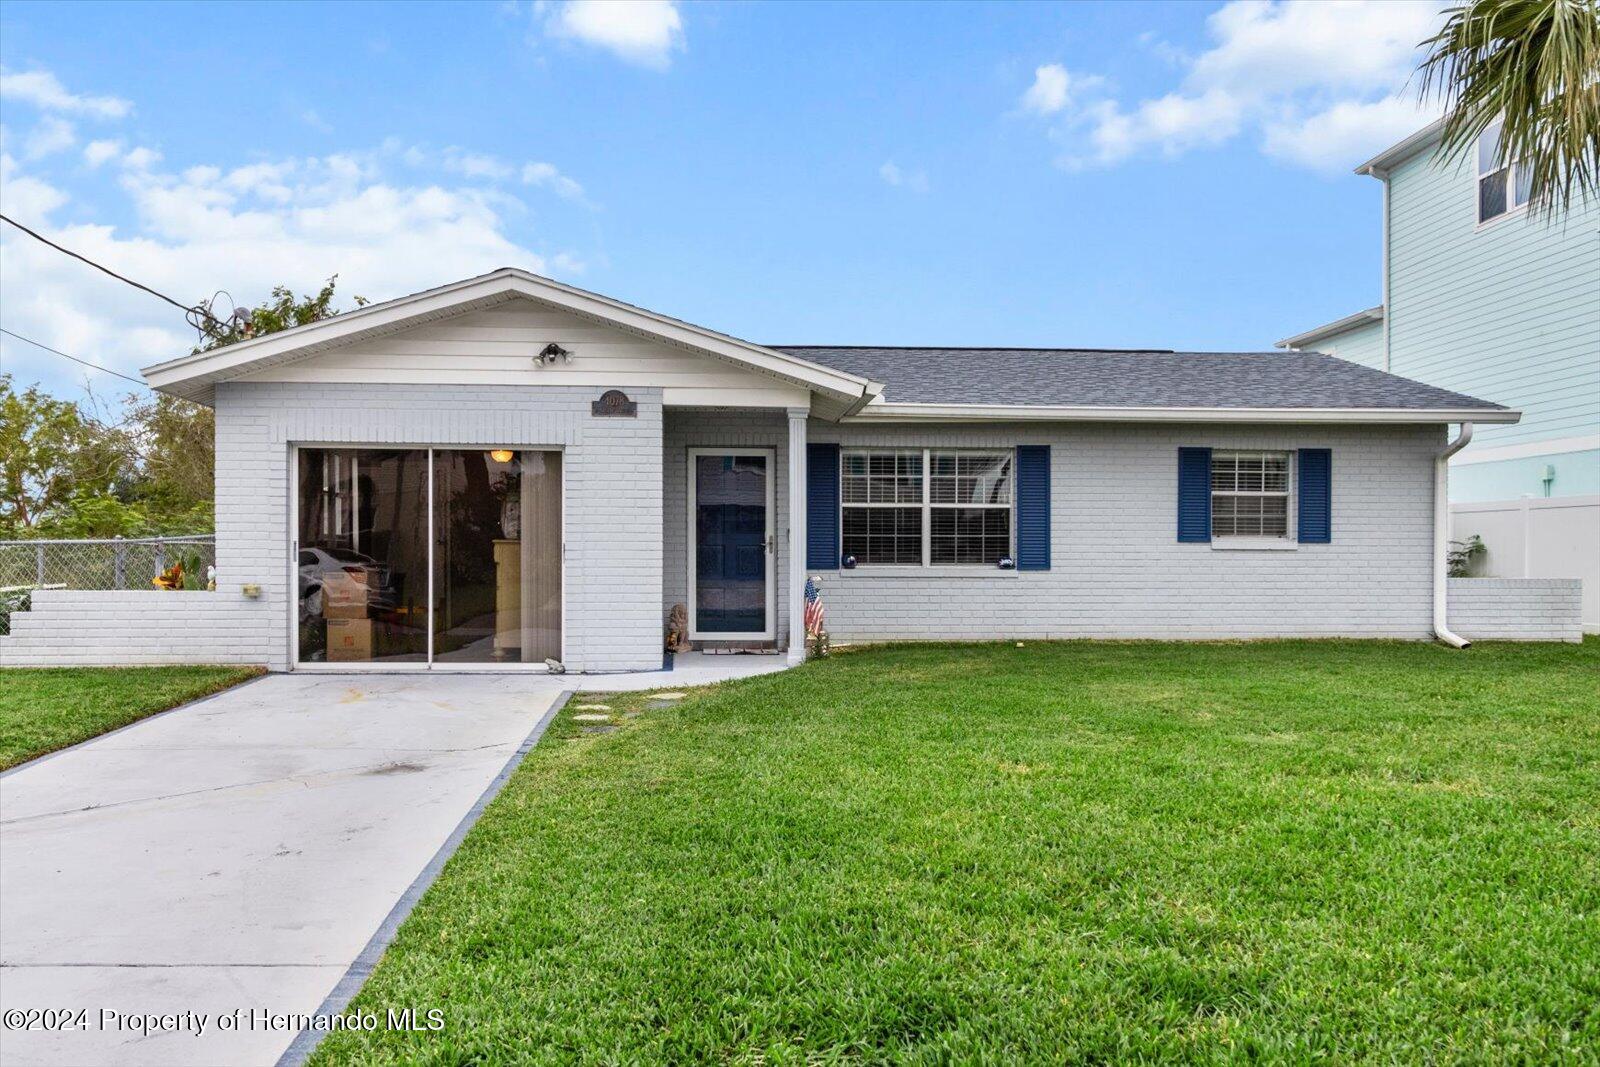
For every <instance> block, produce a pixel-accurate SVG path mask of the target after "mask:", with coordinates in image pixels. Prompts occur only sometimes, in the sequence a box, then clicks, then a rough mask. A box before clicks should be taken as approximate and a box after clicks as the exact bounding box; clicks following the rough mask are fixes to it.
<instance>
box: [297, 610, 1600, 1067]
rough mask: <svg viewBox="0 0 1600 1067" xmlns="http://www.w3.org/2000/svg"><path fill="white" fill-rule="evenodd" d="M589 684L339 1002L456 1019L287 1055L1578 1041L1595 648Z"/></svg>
mask: <svg viewBox="0 0 1600 1067" xmlns="http://www.w3.org/2000/svg"><path fill="white" fill-rule="evenodd" d="M585 702H589V701H587V700H586V701H576V702H575V703H585ZM604 702H605V703H608V704H611V705H612V706H613V707H614V709H615V710H616V712H617V714H618V716H619V722H620V726H619V728H618V729H617V730H615V731H614V732H611V733H606V734H589V733H585V732H582V730H581V725H580V724H575V723H573V722H572V720H571V715H572V709H570V708H569V709H568V710H567V711H565V712H563V714H562V718H561V720H560V721H559V722H558V723H557V724H556V725H555V726H554V727H553V729H552V732H551V733H550V734H549V735H548V736H547V738H546V739H545V740H544V741H542V742H541V743H540V744H539V745H538V746H537V747H536V748H535V749H534V750H533V751H532V752H531V753H530V754H529V756H528V758H527V759H526V760H525V762H524V763H523V764H522V766H521V767H520V768H519V770H518V771H517V773H516V774H515V776H514V778H513V779H512V781H511V782H510V783H509V784H508V786H507V788H506V789H505V791H504V792H502V793H501V795H500V796H499V797H498V799H497V800H496V801H495V802H494V803H493V804H492V805H491V806H490V808H489V809H488V811H487V812H486V813H485V814H484V816H483V818H482V819H481V821H480V822H479V823H478V824H477V826H476V827H475V828H474V829H473V831H472V833H471V834H470V835H469V837H468V839H467V840H466V842H465V843H464V845H463V846H462V848H461V850H460V851H459V852H458V853H457V854H456V856H455V857H454V858H453V859H452V860H451V862H450V863H449V865H448V866H447V868H446V870H445V871H444V873H443V875H442V877H441V878H440V879H439V881H438V882H437V883H435V885H434V886H433V887H432V889H431V890H430V891H429V892H428V893H427V894H426V896H425V897H424V899H423V900H422V901H421V903H420V905H419V906H418V908H417V909H416V911H415V912H414V913H413V914H412V916H411V917H410V919H409V920H408V921H407V922H406V923H405V925H404V927H403V928H402V930H401V931H400V934H399V937H398V939H397V940H396V941H395V942H394V944H393V945H392V946H391V947H390V949H389V951H388V952H387V954H386V955H385V957H384V959H383V961H382V963H381V965H380V966H379V967H378V969H377V971H376V973H375V974H374V976H373V977H372V979H371V980H370V981H369V982H368V983H367V985H366V988H365V989H364V990H363V991H362V992H361V993H360V995H359V997H358V998H357V1001H356V1002H355V1005H353V1007H354V1008H356V1009H369V1010H374V1011H377V1012H378V1013H379V1015H380V1018H381V1017H382V1015H383V1012H384V1010H385V1009H396V1010H399V1009H404V1008H415V1009H417V1010H418V1011H426V1010H427V1009H429V1008H440V1009H443V1011H444V1013H445V1029H444V1030H443V1031H442V1032H439V1033H408V1032H404V1031H394V1030H383V1029H380V1030H378V1031H377V1032H371V1033H336V1034H333V1035H331V1036H329V1037H328V1039H327V1040H326V1041H325V1042H324V1044H323V1045H322V1046H321V1047H320V1049H319V1050H318V1051H317V1053H316V1054H315V1056H314V1059H313V1062H314V1063H315V1064H318V1065H323V1067H326V1065H330V1064H356V1063H359V1064H369V1063H402V1062H403V1063H425V1064H468V1063H472V1064H478V1063H483V1064H488V1063H494V1064H500V1063H518V1062H558V1061H571V1060H579V1061H592V1062H608V1063H611V1062H614V1063H632V1062H683V1061H704V1060H714V1061H733V1062H748V1063H760V1062H770V1063H798V1062H861V1061H912V1062H933V1063H947V1062H982V1061H987V1062H1008V1061H1019V1060H1020V1061H1048V1062H1066V1061H1086V1060H1087V1061H1100V1062H1106V1061H1123V1060H1149V1061H1178V1060H1182V1061H1200V1062H1207V1061H1212V1062H1214V1061H1223V1060H1228V1061H1233V1060H1239V1059H1265V1060H1269V1061H1284V1060H1287V1061H1302V1062H1303V1061H1309V1060H1313V1059H1325V1060H1329V1061H1332V1062H1346V1061H1352V1060H1363V1061H1408V1062H1410V1061H1445V1062H1449V1061H1463V1060H1465V1061H1526V1062H1534V1061H1537V1062H1549V1061H1560V1060H1567V1061H1574V1062H1576V1061H1583V1062H1595V1061H1596V1059H1597V1058H1600V640H1596V639H1593V638H1591V639H1589V640H1588V641H1587V642H1586V643H1585V644H1583V645H1582V646H1571V645H1566V646H1551V645H1539V646H1534V645H1520V646H1519V645H1491V644H1479V645H1477V646H1475V647H1474V648H1472V649H1471V650H1470V651H1467V652H1464V653H1463V652H1453V651H1449V650H1446V649H1443V648H1440V647H1437V646H1432V645H1424V644H1386V643H1342V642H1282V643H1258V644H1225V645H1162V644H1146V643H1122V644H1104V643H1066V644H1043V643H1030V644H1028V645H1027V647H1013V646H1009V645H964V646H960V645H956V646H901V647H893V648H881V649H870V650H863V651H859V652H851V653H848V654H843V655H838V656H835V657H834V658H832V659H830V660H827V661H823V662H820V663H814V664H811V665H808V666H807V667H804V668H802V669H799V670H796V671H792V672H788V673H785V674H780V675H774V676H768V677H763V678H757V679H751V680H747V681H744V682H740V683H735V684H731V685H728V686H726V687H722V688H718V689H716V690H708V691H700V692H695V693H692V694H691V695H690V697H689V698H688V699H687V700H685V701H683V702H682V703H681V704H680V705H678V706H675V707H671V708H666V709H654V710H642V713H641V714H638V715H636V716H630V715H628V714H627V713H628V712H632V711H639V710H641V709H643V708H644V707H645V703H644V701H643V699H642V698H638V697H627V696H617V697H612V698H609V699H606V700H605V701H604Z"/></svg>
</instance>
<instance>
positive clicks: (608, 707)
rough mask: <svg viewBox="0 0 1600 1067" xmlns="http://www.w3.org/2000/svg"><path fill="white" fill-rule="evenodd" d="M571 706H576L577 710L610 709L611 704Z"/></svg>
mask: <svg viewBox="0 0 1600 1067" xmlns="http://www.w3.org/2000/svg"><path fill="white" fill-rule="evenodd" d="M572 706H573V707H574V708H576V709H577V710H579V711H610V710H611V705H610V704H574V705H572Z"/></svg>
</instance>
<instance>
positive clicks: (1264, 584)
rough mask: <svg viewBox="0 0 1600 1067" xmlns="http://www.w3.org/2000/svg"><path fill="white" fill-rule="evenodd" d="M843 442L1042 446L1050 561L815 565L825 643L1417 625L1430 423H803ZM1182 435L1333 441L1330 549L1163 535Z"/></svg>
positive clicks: (1440, 437)
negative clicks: (1029, 565)
mask: <svg viewBox="0 0 1600 1067" xmlns="http://www.w3.org/2000/svg"><path fill="white" fill-rule="evenodd" d="M809 434H810V438H811V440H812V441H833V442H840V443H842V444H844V445H846V446H849V445H884V446H896V445H899V446H904V447H920V446H923V445H941V444H948V445H960V446H967V447H984V446H988V447H1010V446H1012V445H1017V444H1048V445H1051V446H1052V448H1051V457H1050V462H1051V467H1050V470H1051V483H1052V491H1051V539H1052V540H1051V546H1050V551H1051V569H1050V570H1049V571H1045V572H1012V573H1011V574H1005V575H1003V574H1001V573H1000V572H998V571H989V570H982V571H978V572H976V573H977V575H978V576H974V577H956V578H945V577H917V576H909V577H898V576H897V577H887V576H876V575H873V576H868V575H867V574H866V573H865V572H864V571H861V570H857V571H854V572H851V571H828V572H824V575H823V578H824V580H823V585H822V595H823V599H824V602H825V604H826V605H827V611H828V629H829V631H830V632H831V634H832V635H833V637H834V639H835V640H843V641H849V640H857V641H859V640H889V639H942V638H951V639H964V638H996V637H1033V638H1046V637H1164V638H1220V637H1269V636H1317V637H1329V636H1354V637H1400V638H1427V637H1429V636H1430V635H1431V632H1432V600H1431V597H1432V580H1431V573H1432V572H1431V560H1432V556H1431V552H1432V523H1433V512H1432V506H1433V503H1432V502H1433V481H1432V479H1433V454H1434V452H1435V451H1436V450H1437V449H1438V448H1439V447H1440V446H1442V445H1443V443H1444V431H1443V429H1442V428H1440V427H1381V426H1363V427H1320V426H1304V427H1270V426H1260V427H1229V426H1208V425H1198V424H1197V425H1188V426H1179V425H1168V424H1155V423H1152V424H1145V425H1126V424H1099V425H1093V424H1059V425H1053V426H1012V427H992V428H969V427H955V426H923V427H903V426H882V427H875V426H840V425H836V424H831V423H821V422H812V423H811V424H810V429H809ZM1180 445H1193V446H1209V447H1212V448H1279V449H1295V448H1319V447H1320V448H1331V449H1332V450H1333V543H1332V544H1327V545H1300V546H1298V547H1296V548H1295V549H1294V550H1292V551H1240V550H1231V551H1223V550H1220V549H1218V548H1216V547H1214V546H1213V545H1209V544H1179V543H1178V541H1177V518H1176V515H1177V491H1178V490H1177V473H1178V454H1177V450H1178V447H1179V446H1180Z"/></svg>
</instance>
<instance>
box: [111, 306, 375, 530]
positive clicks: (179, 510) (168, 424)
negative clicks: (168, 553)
mask: <svg viewBox="0 0 1600 1067" xmlns="http://www.w3.org/2000/svg"><path fill="white" fill-rule="evenodd" d="M338 280H339V276H338V275H337V274H336V275H334V276H333V277H331V278H329V279H328V281H327V283H326V284H324V285H323V287H322V288H321V289H319V290H318V291H317V292H316V293H315V294H314V295H311V294H308V295H306V296H299V297H297V296H295V294H294V291H293V290H292V289H290V288H289V287H288V286H286V285H278V286H274V287H273V289H272V297H271V299H269V300H266V301H263V302H262V303H261V304H259V305H257V306H256V307H254V308H251V309H249V313H248V314H247V315H236V316H234V317H233V318H232V319H231V320H230V321H229V322H228V323H226V324H225V325H223V326H213V330H212V332H211V333H210V334H209V335H208V336H207V337H206V339H205V340H204V341H203V342H202V343H201V344H199V345H198V346H197V347H196V348H195V351H196V352H209V351H212V350H213V349H217V348H224V347H226V346H228V345H232V344H237V343H239V342H240V341H248V340H250V339H251V338H253V337H264V336H266V335H267V334H271V333H277V332H279V331H280V330H287V329H290V328H291V327H294V326H304V325H306V324H307V323H311V322H318V321H320V320H322V319H331V318H333V317H334V316H335V315H337V314H339V310H338V309H337V308H336V307H334V306H333V300H334V291H335V287H336V285H337V283H338ZM366 303H367V301H366V298H365V297H360V296H358V297H356V298H355V305H356V307H361V306H363V305H365V304H366ZM124 405H125V407H124V410H125V412H126V414H125V418H124V421H123V427H124V429H126V431H127V432H128V434H129V438H130V442H131V443H132V445H133V447H134V448H135V449H136V450H137V451H138V453H139V457H140V461H141V464H142V474H143V479H142V483H141V485H140V488H139V497H140V498H141V499H142V500H143V501H144V502H145V503H146V508H147V510H148V512H149V513H150V514H151V515H152V516H158V517H160V518H161V519H164V520H167V521H164V522H162V523H161V525H163V526H170V525H173V522H172V521H171V520H180V521H178V522H177V523H176V524H177V525H187V528H188V529H190V530H196V529H210V528H211V523H212V491H213V482H214V478H215V473H214V471H215V466H216V419H215V417H214V415H213V413H212V410H211V409H210V408H208V407H205V406H204V405H201V404H195V403H191V402H190V401H187V400H181V399H179V398H177V397H173V396H167V395H166V394H164V393H155V394H151V395H141V394H138V393H133V394H130V395H129V396H128V397H127V398H126V399H125V401H124Z"/></svg>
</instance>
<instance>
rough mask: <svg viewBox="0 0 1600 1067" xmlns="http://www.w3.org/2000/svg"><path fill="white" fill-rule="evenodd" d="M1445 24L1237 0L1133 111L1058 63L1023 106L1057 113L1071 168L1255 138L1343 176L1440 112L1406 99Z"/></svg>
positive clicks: (1433, 4) (1364, 9)
mask: <svg viewBox="0 0 1600 1067" xmlns="http://www.w3.org/2000/svg"><path fill="white" fill-rule="evenodd" d="M1440 18H1441V15H1440V4H1439V3H1438V2H1437V0H1232V2H1231V3H1228V4H1225V5H1223V6H1222V7H1221V8H1219V9H1218V10H1217V11H1215V12H1213V13H1212V15H1211V16H1210V18H1209V19H1208V20H1207V32H1208V34H1209V36H1210V38H1211V42H1212V43H1211V47H1210V48H1208V49H1206V50H1205V51H1202V52H1200V53H1199V54H1198V55H1196V56H1194V57H1193V58H1192V59H1191V58H1188V57H1187V56H1184V55H1183V54H1182V53H1179V52H1177V51H1176V50H1173V51H1172V53H1171V55H1172V56H1173V58H1174V60H1175V63H1176V65H1177V66H1178V67H1179V68H1180V69H1181V70H1182V71H1183V74H1182V76H1181V78H1180V80H1179V83H1178V84H1177V85H1176V86H1174V88H1173V89H1172V90H1171V91H1169V92H1166V93H1163V94H1161V95H1158V96H1153V97H1150V98H1147V99H1144V100H1139V101H1137V102H1134V103H1131V104H1130V103H1126V102H1124V101H1122V100H1119V99H1116V98H1115V97H1114V96H1112V95H1111V94H1110V93H1109V92H1106V91H1105V89H1106V86H1105V84H1104V82H1099V81H1091V80H1090V79H1088V78H1084V77H1083V76H1081V75H1078V74H1075V73H1071V72H1068V71H1066V70H1065V69H1064V68H1061V67H1059V66H1058V65H1053V64H1052V65H1048V66H1044V67H1040V68H1038V70H1036V71H1035V75H1034V82H1033V85H1032V86H1030V87H1029V88H1028V90H1027V91H1026V92H1025V93H1024V94H1023V106H1024V108H1025V109H1027V110H1030V111H1032V112H1034V113H1036V114H1042V115H1052V116H1055V126H1054V129H1053V130H1052V135H1053V136H1054V137H1055V138H1056V139H1057V140H1058V141H1059V142H1061V143H1062V144H1063V145H1064V146H1065V152H1064V154H1063V155H1062V158H1061V162H1062V164H1063V165H1065V166H1068V167H1084V166H1109V165H1113V164H1116V163H1119V162H1121V161H1123V160H1126V159H1129V158H1131V157H1134V156H1138V155H1157V156H1163V157H1168V158H1170V157H1174V156H1178V155H1182V154H1183V153H1185V152H1189V151H1192V150H1194V149H1197V148H1204V147H1210V146H1215V145H1219V144H1222V143H1224V142H1226V141H1229V140H1232V139H1233V138H1235V137H1238V136H1240V135H1242V134H1244V133H1247V132H1253V133H1254V134H1256V135H1257V136H1258V137H1259V139H1260V143H1261V148H1262V150H1263V151H1264V152H1266V153H1267V154H1268V155H1270V156H1272V157H1273V158H1276V159H1280V160H1284V161H1286V162H1290V163H1294V164H1297V165H1300V166H1305V167H1309V168H1312V169H1317V170H1333V171H1337V170H1341V169H1344V168H1347V167H1349V166H1353V165H1354V164H1355V163H1358V162H1360V161H1361V160H1362V159H1363V158H1365V157H1366V156H1368V155H1371V154H1373V153H1376V152H1377V151H1380V150H1381V149H1383V148H1384V147H1386V146H1387V145H1388V144H1391V143H1393V142H1394V141H1396V140H1399V139H1400V138H1402V137H1404V136H1405V135H1406V134H1408V133H1410V132H1412V131H1413V130H1415V129H1418V128H1420V127H1421V126H1423V125H1425V124H1426V123H1427V122H1428V121H1429V120H1431V119H1432V118H1433V117H1435V114H1436V113H1431V112H1428V111H1425V110H1423V109H1420V108H1418V107H1417V106H1416V105H1415V104H1411V103H1409V102H1408V100H1407V94H1406V85H1407V81H1408V79H1409V77H1410V75H1411V73H1412V71H1413V70H1414V68H1415V66H1416V64H1417V62H1418V60H1419V59H1420V58H1421V54H1420V52H1419V51H1418V49H1417V44H1418V43H1419V42H1420V41H1422V40H1423V39H1424V38H1425V37H1427V36H1428V35H1429V34H1430V33H1431V32H1433V30H1434V29H1435V28H1436V27H1437V26H1438V24H1439V22H1440ZM1145 43H1148V42H1145Z"/></svg>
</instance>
